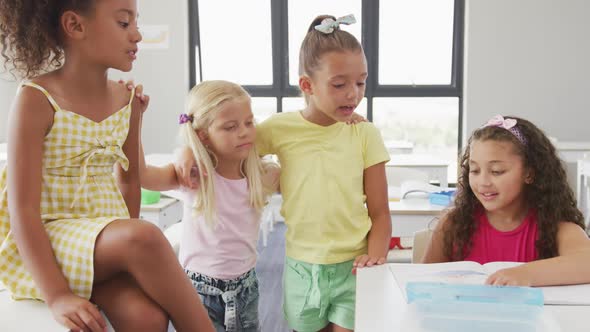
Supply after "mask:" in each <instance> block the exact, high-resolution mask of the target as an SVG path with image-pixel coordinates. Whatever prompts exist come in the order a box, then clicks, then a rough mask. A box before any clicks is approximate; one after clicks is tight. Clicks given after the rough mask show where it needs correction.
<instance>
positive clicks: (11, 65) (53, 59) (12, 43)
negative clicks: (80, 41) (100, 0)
mask: <svg viewBox="0 0 590 332" xmlns="http://www.w3.org/2000/svg"><path fill="white" fill-rule="evenodd" d="M93 5H94V1H93V0H23V1H18V0H0V54H1V55H2V58H3V60H4V61H3V62H4V69H5V70H6V71H10V72H11V73H12V74H13V75H14V73H15V72H16V73H18V74H20V76H22V77H23V78H30V77H34V76H36V75H39V74H40V73H43V72H45V71H48V70H51V69H54V68H58V67H60V66H61V65H62V61H63V57H64V50H63V38H62V33H61V29H60V22H59V21H60V18H61V16H62V14H63V13H64V12H66V11H68V10H72V11H75V12H79V13H82V14H86V13H89V12H90V11H91V10H92V8H93Z"/></svg>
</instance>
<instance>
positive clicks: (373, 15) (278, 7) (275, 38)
mask: <svg viewBox="0 0 590 332" xmlns="http://www.w3.org/2000/svg"><path fill="white" fill-rule="evenodd" d="M288 1H289V0H270V7H271V8H270V11H271V28H272V32H271V33H272V34H271V40H272V73H273V83H272V84H271V85H243V87H244V88H245V89H246V91H248V93H250V95H251V96H252V97H274V98H276V109H277V112H282V111H283V98H286V97H300V96H301V92H300V91H299V87H297V86H293V85H290V84H289V31H288V26H289V25H288V24H289V13H288V10H289V8H288V7H289V6H288ZM293 1H295V0H293ZM359 1H361V8H362V13H361V15H362V23H361V24H362V26H361V34H362V40H361V43H362V45H363V49H364V51H365V55H366V57H367V65H368V71H369V76H368V78H367V82H366V90H365V98H367V118H368V120H369V121H372V120H373V98H375V97H377V98H378V97H424V98H428V97H457V98H458V105H459V109H458V112H459V113H458V122H459V123H458V124H457V125H458V137H457V145H458V146H457V148H458V151H461V148H462V136H463V126H462V123H463V36H464V21H465V14H464V13H465V0H454V15H453V47H452V52H453V54H452V66H451V83H450V84H448V85H386V84H379V76H378V75H379V67H378V66H379V2H380V0H359ZM198 2H199V0H189V2H188V9H189V10H188V12H189V17H188V22H189V89H190V88H191V87H193V86H194V85H195V84H196V82H197V77H196V76H197V72H196V71H197V67H196V65H195V57H196V56H198V59H199V76H200V77H198V81H202V71H201V70H200V68H202V62H201V47H200V46H201V45H200V44H201V43H200V29H199V5H198ZM197 53H198V54H197Z"/></svg>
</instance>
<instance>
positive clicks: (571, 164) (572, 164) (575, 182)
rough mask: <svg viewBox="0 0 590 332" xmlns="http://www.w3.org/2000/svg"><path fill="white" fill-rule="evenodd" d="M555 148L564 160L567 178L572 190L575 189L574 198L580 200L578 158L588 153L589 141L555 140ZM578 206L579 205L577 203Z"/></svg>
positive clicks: (589, 150) (580, 158)
mask: <svg viewBox="0 0 590 332" xmlns="http://www.w3.org/2000/svg"><path fill="white" fill-rule="evenodd" d="M555 148H556V149H557V153H558V155H559V157H560V158H561V159H563V161H564V162H565V168H566V169H565V170H566V173H567V180H568V183H569V184H570V186H571V188H572V190H575V192H574V194H576V199H578V200H580V196H579V194H580V191H579V190H577V189H578V188H579V187H580V176H579V174H580V173H577V172H576V171H577V167H578V164H577V163H578V160H582V159H584V157H585V156H586V154H589V153H590V142H560V141H557V142H555ZM578 207H580V205H578Z"/></svg>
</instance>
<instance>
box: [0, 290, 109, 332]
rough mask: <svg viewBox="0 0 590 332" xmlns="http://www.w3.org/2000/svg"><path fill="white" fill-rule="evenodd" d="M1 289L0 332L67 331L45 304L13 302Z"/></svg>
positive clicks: (29, 301)
mask: <svg viewBox="0 0 590 332" xmlns="http://www.w3.org/2000/svg"><path fill="white" fill-rule="evenodd" d="M3 287H4V285H2V284H0V331H3V332H17V331H44V332H67V331H68V329H67V328H65V327H64V326H62V325H61V324H59V323H58V322H57V321H56V320H55V319H54V318H53V315H52V314H51V311H50V310H49V308H48V307H47V305H46V304H45V303H42V302H39V301H33V300H24V301H14V300H12V299H11V298H10V294H9V293H8V291H7V290H4V289H3ZM105 318H106V317H105ZM107 324H108V331H109V332H113V331H114V329H113V327H112V326H111V324H110V322H109V321H108V320H107Z"/></svg>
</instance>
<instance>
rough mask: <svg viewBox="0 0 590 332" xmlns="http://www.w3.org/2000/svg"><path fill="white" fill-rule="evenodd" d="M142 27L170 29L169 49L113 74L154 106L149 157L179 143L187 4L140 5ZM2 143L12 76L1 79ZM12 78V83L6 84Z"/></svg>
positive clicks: (146, 54)
mask: <svg viewBox="0 0 590 332" xmlns="http://www.w3.org/2000/svg"><path fill="white" fill-rule="evenodd" d="M138 6H139V7H138V11H139V14H140V20H139V22H140V25H168V26H169V31H170V39H169V48H168V49H151V50H147V49H146V50H142V49H140V51H139V53H138V59H137V60H136V62H135V64H134V68H133V71H132V72H131V73H122V72H119V71H112V72H110V73H109V76H110V77H111V78H113V79H119V78H125V79H127V78H133V79H134V80H135V81H136V82H138V83H142V84H144V85H145V92H146V93H147V94H149V95H150V96H151V102H150V106H149V109H148V111H147V113H146V114H145V116H144V122H143V139H144V146H145V150H146V153H154V152H162V153H163V152H169V151H171V150H172V149H173V148H174V146H175V143H176V133H177V131H178V115H179V114H180V113H181V112H182V111H183V109H184V100H185V97H186V94H187V92H188V88H189V86H188V84H189V83H188V81H189V79H188V75H189V73H188V8H187V7H188V1H169V2H166V3H164V2H162V1H157V0H141V1H139V2H138ZM0 78H4V79H0V142H4V141H6V121H7V117H8V111H9V109H10V105H11V103H12V100H13V99H14V95H15V92H16V88H17V83H16V82H14V79H12V78H11V77H10V76H7V75H2V76H0ZM6 78H10V79H11V80H12V82H11V81H7V80H5V79H6Z"/></svg>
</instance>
